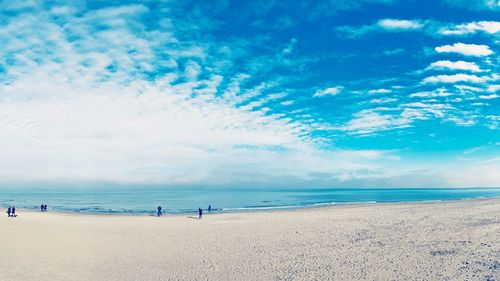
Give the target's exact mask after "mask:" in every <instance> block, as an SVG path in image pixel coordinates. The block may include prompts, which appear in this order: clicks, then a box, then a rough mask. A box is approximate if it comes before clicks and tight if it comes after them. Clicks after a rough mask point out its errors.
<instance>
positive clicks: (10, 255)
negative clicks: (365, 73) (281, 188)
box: [0, 199, 500, 281]
mask: <svg viewBox="0 0 500 281" xmlns="http://www.w3.org/2000/svg"><path fill="white" fill-rule="evenodd" d="M2 211H5V210H2ZM0 231H1V238H2V239H0V280H2V281H10V280H21V281H26V280H37V281H42V280H51V281H53V280H72V281H76V280H142V281H147V280H500V199H493V200H480V201H460V202H448V203H417V204H390V205H389V204H387V205H362V206H361V205H358V206H337V207H331V208H320V209H308V210H296V211H277V212H265V213H239V214H218V215H207V216H206V217H205V218H204V219H203V220H197V219H192V218H188V217H187V216H176V217H172V216H164V217H161V218H156V217H148V216H97V215H72V214H60V213H51V212H49V213H36V212H22V211H21V212H20V213H19V217H17V218H15V219H9V218H7V216H6V215H2V216H1V217H0Z"/></svg>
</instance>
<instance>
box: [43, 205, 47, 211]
mask: <svg viewBox="0 0 500 281" xmlns="http://www.w3.org/2000/svg"><path fill="white" fill-rule="evenodd" d="M43 210H44V211H45V212H47V204H45V205H43Z"/></svg>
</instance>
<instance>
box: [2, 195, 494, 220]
mask: <svg viewBox="0 0 500 281" xmlns="http://www.w3.org/2000/svg"><path fill="white" fill-rule="evenodd" d="M496 200H500V197H489V198H465V199H449V200H424V201H395V202H373V201H370V202H332V203H317V204H321V205H316V204H315V205H304V206H285V207H269V208H268V207H263V208H239V209H238V210H233V209H237V208H231V210H222V211H219V210H217V209H215V211H212V212H210V213H208V212H205V209H204V212H203V215H204V216H205V215H210V216H213V215H223V214H247V213H248V214H252V213H259V214H265V213H275V212H297V211H306V210H316V209H330V208H332V209H334V208H343V207H345V208H350V207H357V206H359V207H367V206H389V207H390V206H401V205H403V206H404V205H411V204H415V205H428V204H448V203H458V202H484V201H496ZM0 210H2V211H6V210H7V207H1V208H0ZM16 210H17V211H18V212H16V213H19V211H21V212H23V213H42V212H40V211H39V209H36V208H18V207H16ZM43 213H54V214H63V215H75V216H103V217H157V216H156V213H155V212H154V211H152V212H151V213H145V212H141V213H124V212H121V213H119V212H116V213H112V212H109V213H107V212H77V211H64V210H54V209H50V208H49V211H48V212H43ZM193 214H196V215H197V210H193V211H192V212H175V213H168V212H163V215H162V216H161V217H183V216H189V215H193Z"/></svg>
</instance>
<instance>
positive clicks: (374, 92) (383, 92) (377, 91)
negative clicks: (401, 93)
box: [368, 88, 392, 94]
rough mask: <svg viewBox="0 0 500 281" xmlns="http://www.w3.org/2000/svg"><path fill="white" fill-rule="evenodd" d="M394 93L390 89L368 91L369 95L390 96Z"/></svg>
mask: <svg viewBox="0 0 500 281" xmlns="http://www.w3.org/2000/svg"><path fill="white" fill-rule="evenodd" d="M390 92H392V91H391V90H389V89H383V88H382V89H373V90H369V91H368V94H388V93H390Z"/></svg>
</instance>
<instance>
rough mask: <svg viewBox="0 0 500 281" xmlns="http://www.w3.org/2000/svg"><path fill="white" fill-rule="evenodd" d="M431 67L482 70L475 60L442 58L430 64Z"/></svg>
mask: <svg viewBox="0 0 500 281" xmlns="http://www.w3.org/2000/svg"><path fill="white" fill-rule="evenodd" d="M429 68H431V69H451V70H468V71H472V72H481V69H480V68H479V66H478V65H477V64H476V63H474V62H466V61H449V60H440V61H436V62H433V63H431V64H430V65H429Z"/></svg>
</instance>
